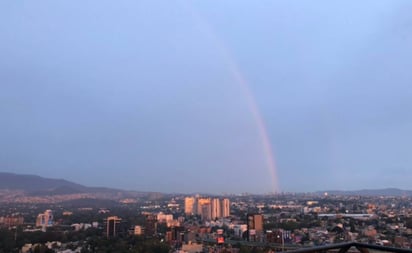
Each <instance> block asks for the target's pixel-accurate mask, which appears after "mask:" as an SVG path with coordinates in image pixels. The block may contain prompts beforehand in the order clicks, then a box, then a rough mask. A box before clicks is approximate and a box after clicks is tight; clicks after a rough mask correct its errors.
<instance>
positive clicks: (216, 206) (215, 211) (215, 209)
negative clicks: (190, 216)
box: [210, 199, 222, 220]
mask: <svg viewBox="0 0 412 253" xmlns="http://www.w3.org/2000/svg"><path fill="white" fill-rule="evenodd" d="M210 206H211V209H212V210H211V211H212V213H211V219H212V220H214V219H217V218H220V217H221V216H222V212H221V208H220V199H212V202H211V205H210Z"/></svg>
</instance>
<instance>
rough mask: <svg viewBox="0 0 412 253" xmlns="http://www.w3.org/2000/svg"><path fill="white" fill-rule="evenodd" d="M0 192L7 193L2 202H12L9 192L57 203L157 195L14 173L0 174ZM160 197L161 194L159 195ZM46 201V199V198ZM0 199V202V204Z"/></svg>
mask: <svg viewBox="0 0 412 253" xmlns="http://www.w3.org/2000/svg"><path fill="white" fill-rule="evenodd" d="M0 191H8V192H9V194H6V195H4V194H3V195H2V197H3V200H4V199H6V201H13V200H10V199H9V198H7V196H9V195H10V192H14V193H16V192H19V195H21V192H23V195H24V196H27V197H47V196H49V197H50V196H55V197H56V198H55V199H57V200H58V201H68V200H73V201H74V200H75V199H76V197H70V198H61V197H60V198H59V197H58V196H69V195H72V196H73V195H76V194H78V195H79V197H78V198H80V199H82V198H85V196H86V197H88V198H93V199H106V200H114V199H122V198H140V197H151V196H152V195H153V194H155V195H156V196H157V195H159V193H153V192H138V191H126V190H119V189H112V188H106V187H88V186H84V185H81V184H77V183H73V182H70V181H67V180H64V179H52V178H44V177H40V176H36V175H20V174H15V173H8V172H0ZM161 195H162V194H161ZM46 199H47V198H46ZM1 200H2V199H1V198H0V202H1Z"/></svg>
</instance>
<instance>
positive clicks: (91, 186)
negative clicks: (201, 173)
mask: <svg viewBox="0 0 412 253" xmlns="http://www.w3.org/2000/svg"><path fill="white" fill-rule="evenodd" d="M2 173H7V174H12V175H17V176H34V177H40V178H42V179H51V180H63V181H66V182H69V183H73V184H78V185H81V186H84V187H87V188H104V189H110V190H119V191H126V192H137V193H161V194H172V195H173V194H182V195H188V196H190V195H196V194H199V195H206V196H207V195H210V196H229V195H244V194H246V195H278V194H315V195H323V194H324V193H328V194H329V193H330V192H343V193H350V192H362V191H386V190H397V191H402V192H410V193H411V194H412V189H406V188H398V187H395V186H387V187H374V188H359V189H319V190H313V191H279V192H220V193H219V192H201V191H194V192H174V191H169V192H168V191H157V190H139V189H125V188H112V187H108V186H105V185H87V184H81V183H78V182H76V181H72V180H68V179H66V178H52V177H45V176H42V175H37V174H19V173H15V172H9V171H0V174H2ZM0 189H1V185H0Z"/></svg>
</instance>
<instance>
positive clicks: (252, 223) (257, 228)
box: [247, 214, 263, 241]
mask: <svg viewBox="0 0 412 253" xmlns="http://www.w3.org/2000/svg"><path fill="white" fill-rule="evenodd" d="M247 229H248V234H249V238H248V239H249V241H259V240H261V239H262V236H263V215H262V214H248V215H247Z"/></svg>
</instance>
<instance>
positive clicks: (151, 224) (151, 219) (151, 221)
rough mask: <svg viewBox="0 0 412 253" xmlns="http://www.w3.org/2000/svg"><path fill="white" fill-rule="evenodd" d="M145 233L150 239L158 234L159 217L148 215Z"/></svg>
mask: <svg viewBox="0 0 412 253" xmlns="http://www.w3.org/2000/svg"><path fill="white" fill-rule="evenodd" d="M144 233H145V235H146V236H148V237H152V236H154V235H156V233H157V216H156V215H154V214H150V213H148V214H146V216H145V224H144Z"/></svg>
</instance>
